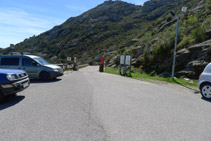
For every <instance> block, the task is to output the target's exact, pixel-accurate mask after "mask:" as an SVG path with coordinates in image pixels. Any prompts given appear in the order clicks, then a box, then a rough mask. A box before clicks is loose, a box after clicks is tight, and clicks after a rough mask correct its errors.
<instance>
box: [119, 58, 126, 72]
mask: <svg viewBox="0 0 211 141" xmlns="http://www.w3.org/2000/svg"><path fill="white" fill-rule="evenodd" d="M122 66H125V56H124V55H121V56H120V67H119V73H120V74H121V75H122ZM123 74H124V72H123Z"/></svg>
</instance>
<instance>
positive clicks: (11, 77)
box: [7, 74, 16, 81]
mask: <svg viewBox="0 0 211 141" xmlns="http://www.w3.org/2000/svg"><path fill="white" fill-rule="evenodd" d="M7 79H8V80H9V81H14V80H15V79H16V78H15V75H13V74H8V75H7Z"/></svg>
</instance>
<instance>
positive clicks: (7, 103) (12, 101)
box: [0, 96, 25, 111]
mask: <svg viewBox="0 0 211 141" xmlns="http://www.w3.org/2000/svg"><path fill="white" fill-rule="evenodd" d="M24 98H25V96H12V97H6V98H5V100H4V101H3V102H1V103H0V111H1V110H4V109H7V108H9V107H12V106H14V105H16V104H18V103H19V102H21V101H22V100H23V99H24Z"/></svg>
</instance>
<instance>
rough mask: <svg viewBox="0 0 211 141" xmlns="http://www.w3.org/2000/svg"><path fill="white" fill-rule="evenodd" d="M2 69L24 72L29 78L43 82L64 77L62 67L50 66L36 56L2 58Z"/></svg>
mask: <svg viewBox="0 0 211 141" xmlns="http://www.w3.org/2000/svg"><path fill="white" fill-rule="evenodd" d="M0 68H4V69H20V70H24V71H26V72H27V73H28V75H29V78H36V79H43V80H49V79H55V78H57V77H59V76H62V75H63V69H62V68H61V67H59V66H56V65H52V64H49V63H48V62H47V61H45V60H44V59H42V58H41V57H38V56H34V55H7V56H0Z"/></svg>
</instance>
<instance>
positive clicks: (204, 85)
mask: <svg viewBox="0 0 211 141" xmlns="http://www.w3.org/2000/svg"><path fill="white" fill-rule="evenodd" d="M198 88H199V89H200V91H201V95H202V97H203V98H205V99H211V63H209V64H208V65H207V66H206V67H205V69H204V71H203V72H202V73H201V75H200V76H199V80H198Z"/></svg>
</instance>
